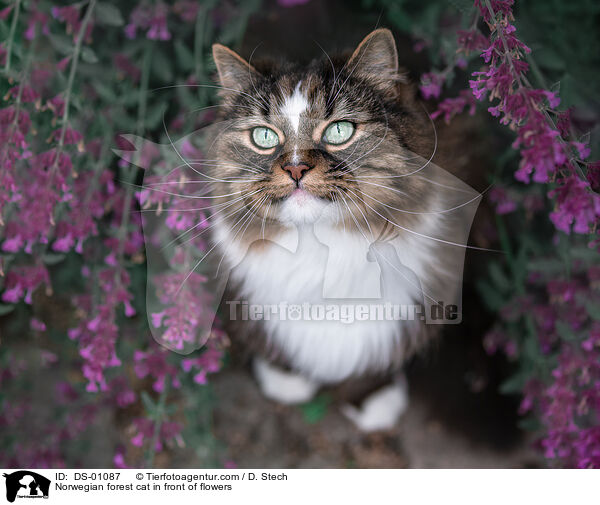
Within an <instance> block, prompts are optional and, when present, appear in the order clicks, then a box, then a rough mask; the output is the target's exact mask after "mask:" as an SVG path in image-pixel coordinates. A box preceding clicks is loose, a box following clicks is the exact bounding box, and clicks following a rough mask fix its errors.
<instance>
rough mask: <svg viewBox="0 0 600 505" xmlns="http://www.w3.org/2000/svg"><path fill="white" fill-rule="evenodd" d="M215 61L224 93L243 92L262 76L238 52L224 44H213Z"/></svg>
mask: <svg viewBox="0 0 600 505" xmlns="http://www.w3.org/2000/svg"><path fill="white" fill-rule="evenodd" d="M212 53H213V59H214V60H215V65H216V66H217V73H218V75H219V82H220V84H221V86H223V88H224V91H225V92H227V91H242V90H243V89H245V88H247V87H248V86H250V85H251V84H252V82H253V81H256V79H257V78H259V77H260V74H259V73H258V72H257V71H256V69H255V68H254V67H253V66H252V65H250V64H249V63H248V62H247V61H246V60H244V59H243V58H242V57H241V56H240V55H238V54H237V53H236V52H234V51H232V50H231V49H229V48H228V47H225V46H224V45H222V44H213V46H212Z"/></svg>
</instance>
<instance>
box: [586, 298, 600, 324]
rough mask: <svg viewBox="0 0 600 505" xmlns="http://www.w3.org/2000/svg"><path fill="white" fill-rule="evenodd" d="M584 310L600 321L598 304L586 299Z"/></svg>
mask: <svg viewBox="0 0 600 505" xmlns="http://www.w3.org/2000/svg"><path fill="white" fill-rule="evenodd" d="M585 310H586V311H587V313H588V315H589V316H590V317H591V318H592V319H593V320H594V321H600V304H598V303H596V302H593V301H592V300H588V301H586V302H585Z"/></svg>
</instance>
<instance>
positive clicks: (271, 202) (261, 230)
mask: <svg viewBox="0 0 600 505" xmlns="http://www.w3.org/2000/svg"><path fill="white" fill-rule="evenodd" d="M272 204H273V200H269V205H268V206H267V210H265V215H264V216H263V220H262V224H261V226H260V234H261V237H262V239H263V240H265V225H266V223H267V215H268V214H269V210H271V205H272Z"/></svg>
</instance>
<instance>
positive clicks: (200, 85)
mask: <svg viewBox="0 0 600 505" xmlns="http://www.w3.org/2000/svg"><path fill="white" fill-rule="evenodd" d="M175 88H213V89H222V90H225V91H232V92H234V93H239V94H240V95H244V96H245V97H247V98H249V99H250V100H252V101H253V102H254V103H255V104H256V105H257V106H261V105H262V104H261V103H260V102H259V101H258V100H257V99H256V98H255V97H253V96H252V95H250V94H249V93H245V92H243V91H241V90H239V89H235V88H227V87H225V86H217V85H216V84H173V85H170V86H161V87H159V88H154V89H151V90H150V91H152V92H153V91H162V90H165V89H175Z"/></svg>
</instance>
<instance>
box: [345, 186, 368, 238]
mask: <svg viewBox="0 0 600 505" xmlns="http://www.w3.org/2000/svg"><path fill="white" fill-rule="evenodd" d="M346 191H348V192H350V193H353V192H352V190H350V189H349V188H346ZM346 196H347V197H348V198H350V201H351V202H352V203H353V204H354V206H355V207H356V208H357V209H358V211H359V212H360V215H361V216H362V218H363V219H364V221H365V224H366V225H367V229H368V230H369V233H370V234H371V240H372V241H373V242H374V241H375V235H373V230H372V229H371V225H370V224H369V220H368V219H367V216H365V214H364V212H363V211H362V209H361V208H360V205H358V204H357V203H356V202H355V201H354V198H352V197H351V196H350V195H346ZM359 201H360V198H359ZM363 203H364V202H363Z"/></svg>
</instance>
